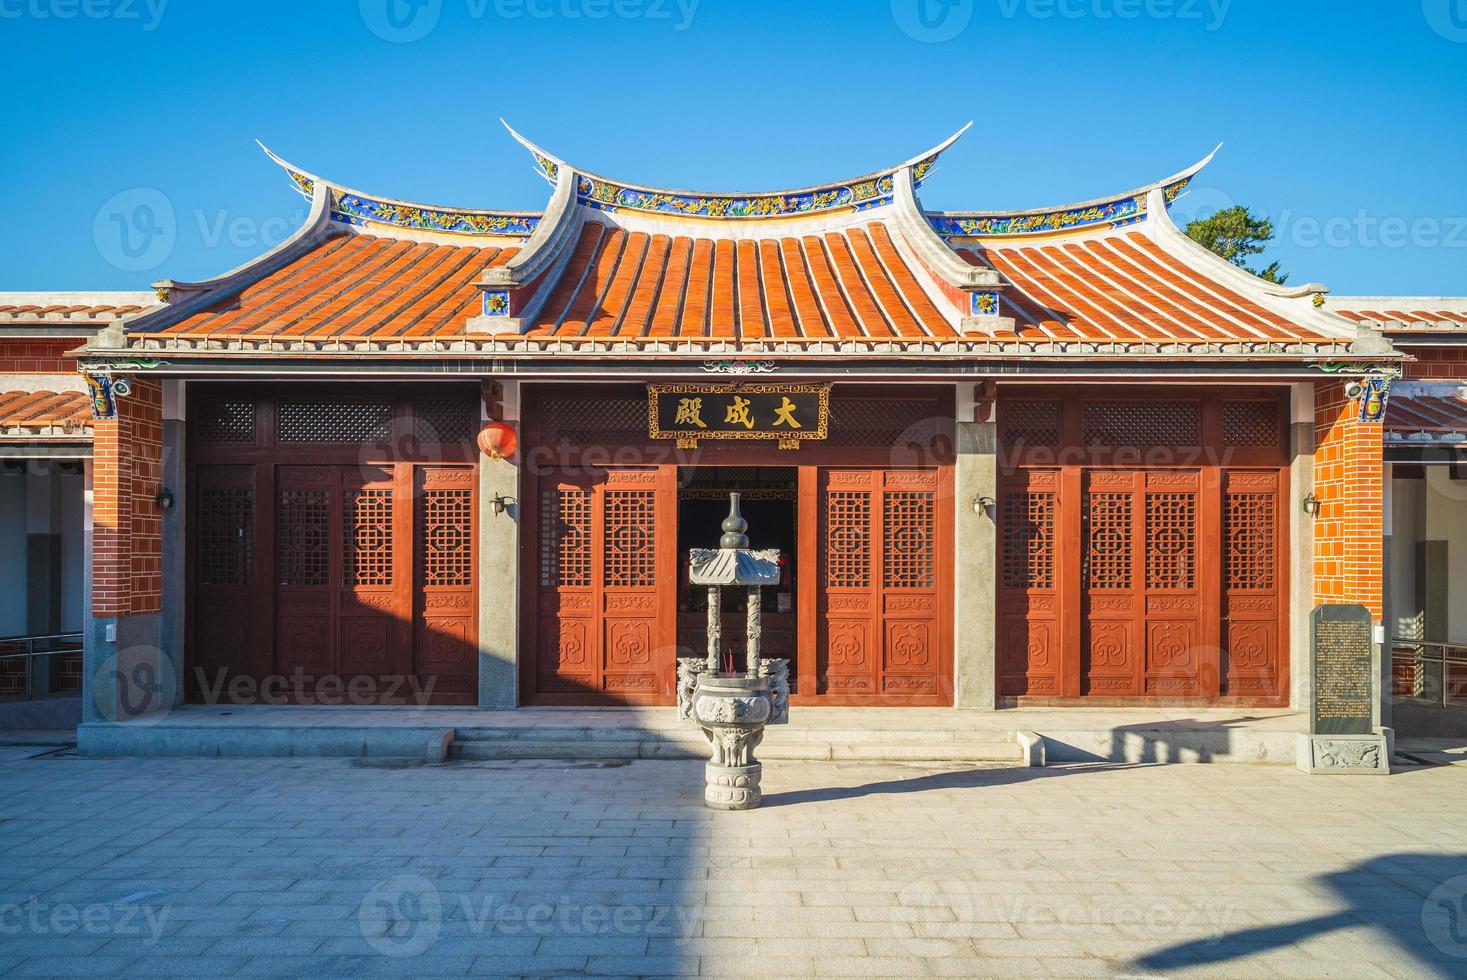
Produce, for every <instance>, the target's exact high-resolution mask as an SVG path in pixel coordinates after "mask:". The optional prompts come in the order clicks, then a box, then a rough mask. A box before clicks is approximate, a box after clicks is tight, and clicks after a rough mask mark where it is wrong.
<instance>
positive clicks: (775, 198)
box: [505, 123, 971, 218]
mask: <svg viewBox="0 0 1467 980" xmlns="http://www.w3.org/2000/svg"><path fill="white" fill-rule="evenodd" d="M969 125H971V123H970V124H969ZM505 128H506V129H509V131H510V133H511V135H513V136H514V138H515V139H517V140H519V141H520V143H522V144H523V145H524V146H525V148H526V149H528V150H529V151H530V153H531V155H532V156H533V157H534V160H535V167H536V169H537V170H539V172H540V173H541V174H542V175H543V176H544V177H545V178H546V179H547V180H549V181H550V182H551V183H554V182H556V181H557V180H558V178H559V176H560V172H561V169H562V168H563V167H565V166H566V164H565V162H564V161H562V160H558V159H557V158H555V157H553V156H551V155H550V154H549V153H547V152H545V151H544V150H542V149H540V148H539V147H538V146H536V145H535V144H533V143H531V142H530V141H529V140H527V139H525V138H524V137H523V136H521V135H520V134H519V133H516V132H515V131H514V129H512V128H511V127H510V126H509V124H508V123H505ZM967 128H968V127H967V126H964V127H963V129H961V130H959V131H958V132H957V133H956V134H954V135H953V136H952V137H951V138H950V139H948V140H947V141H945V142H944V143H942V144H941V145H939V146H937V147H936V148H934V149H932V150H930V151H929V152H927V153H924V154H922V155H921V156H919V157H914V158H913V159H911V160H908V161H907V162H905V163H902V164H899V165H897V166H895V167H890V168H888V169H886V170H882V171H878V172H876V173H874V174H869V175H867V176H865V177H859V178H857V179H855V180H849V181H841V182H839V183H834V184H822V185H819V186H816V187H806V188H801V189H799V190H790V191H779V192H773V193H769V194H701V193H697V192H693V191H676V190H665V189H660V188H655V187H642V186H638V185H636V184H627V183H623V182H620V181H615V180H610V179H608V178H605V177H599V176H596V175H594V174H590V173H587V172H585V171H577V184H576V197H577V200H578V201H579V202H580V203H581V204H584V205H586V206H587V207H591V208H595V209H596V210H599V211H619V210H628V211H641V212H646V213H649V214H674V215H682V216H686V217H696V218H786V217H794V216H799V215H809V214H821V213H823V212H827V211H836V210H841V209H853V210H858V211H859V210H866V209H869V208H874V207H880V206H882V205H885V204H890V203H891V202H892V199H893V195H894V193H895V191H896V175H897V173H898V172H900V171H901V170H903V169H906V168H908V167H910V168H911V170H912V184H913V186H914V187H919V186H921V184H922V182H923V181H924V180H926V179H927V177H928V176H930V175H931V174H932V172H933V168H934V167H935V166H936V165H937V159H938V157H939V156H940V155H941V154H942V152H943V151H944V150H946V149H947V148H948V147H949V146H951V145H952V144H953V143H954V142H956V140H957V138H958V137H959V136H961V135H962V134H963V133H964V132H966V131H967ZM572 169H574V168H572Z"/></svg>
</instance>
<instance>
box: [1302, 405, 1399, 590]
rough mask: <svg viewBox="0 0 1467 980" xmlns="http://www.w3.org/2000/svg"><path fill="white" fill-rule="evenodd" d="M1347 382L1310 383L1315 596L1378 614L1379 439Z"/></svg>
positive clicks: (1381, 441)
mask: <svg viewBox="0 0 1467 980" xmlns="http://www.w3.org/2000/svg"><path fill="white" fill-rule="evenodd" d="M1346 384H1348V382H1346V381H1331V382H1321V383H1319V384H1317V385H1316V386H1315V389H1314V415H1315V419H1314V424H1315V451H1314V494H1315V496H1317V497H1318V498H1319V501H1320V510H1319V516H1318V517H1317V518H1316V519H1315V521H1314V600H1315V602H1316V604H1318V603H1358V604H1360V605H1362V606H1365V607H1366V608H1367V609H1369V610H1370V612H1371V615H1373V616H1374V617H1375V618H1376V619H1380V618H1381V617H1382V604H1383V597H1382V594H1381V589H1382V587H1381V561H1382V537H1381V536H1382V534H1383V533H1384V525H1383V522H1382V519H1383V514H1384V511H1383V508H1382V495H1383V493H1384V489H1385V487H1384V483H1383V481H1384V478H1385V467H1384V455H1385V448H1384V439H1383V436H1382V431H1383V427H1382V425H1381V423H1379V422H1361V421H1360V404H1359V402H1357V401H1355V400H1354V399H1351V398H1347V397H1346V395H1345V386H1346Z"/></svg>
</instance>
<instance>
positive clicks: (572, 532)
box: [540, 487, 591, 588]
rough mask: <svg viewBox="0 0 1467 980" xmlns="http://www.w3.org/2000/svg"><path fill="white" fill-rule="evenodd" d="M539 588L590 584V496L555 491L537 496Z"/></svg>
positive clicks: (575, 491)
mask: <svg viewBox="0 0 1467 980" xmlns="http://www.w3.org/2000/svg"><path fill="white" fill-rule="evenodd" d="M540 584H541V585H542V586H544V587H546V588H552V587H555V586H570V587H573V588H574V587H585V586H589V585H590V584H591V493H590V491H588V490H583V489H581V488H579V487H559V488H557V489H554V490H544V491H542V492H541V494H540Z"/></svg>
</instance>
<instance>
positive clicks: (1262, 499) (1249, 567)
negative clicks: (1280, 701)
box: [1222, 470, 1286, 698]
mask: <svg viewBox="0 0 1467 980" xmlns="http://www.w3.org/2000/svg"><path fill="white" fill-rule="evenodd" d="M1222 513H1223V587H1224V590H1225V591H1224V597H1223V615H1224V620H1223V683H1224V685H1225V688H1224V691H1225V693H1226V694H1227V695H1229V696H1232V697H1253V698H1275V697H1282V696H1283V695H1284V693H1285V692H1284V691H1283V689H1282V683H1281V681H1282V678H1281V676H1280V673H1281V671H1280V662H1281V660H1282V656H1281V651H1280V642H1281V638H1280V636H1279V624H1280V622H1281V620H1282V615H1281V614H1282V611H1283V604H1284V602H1285V595H1284V591H1283V582H1284V577H1285V574H1284V567H1285V566H1284V564H1283V563H1284V561H1285V556H1284V554H1283V549H1282V548H1281V547H1280V546H1279V544H1280V542H1281V541H1283V540H1286V539H1285V538H1284V536H1283V535H1282V534H1281V530H1280V526H1281V525H1282V523H1283V515H1284V511H1283V508H1282V501H1281V499H1280V474H1279V472H1278V471H1277V470H1256V471H1246V470H1245V471H1240V470H1230V471H1228V472H1226V473H1225V474H1224V476H1223V504H1222Z"/></svg>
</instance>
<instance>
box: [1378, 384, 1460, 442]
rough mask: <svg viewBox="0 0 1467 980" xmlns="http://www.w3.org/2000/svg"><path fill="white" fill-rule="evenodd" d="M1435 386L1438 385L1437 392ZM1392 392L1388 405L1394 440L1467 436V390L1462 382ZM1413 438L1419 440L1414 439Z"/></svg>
mask: <svg viewBox="0 0 1467 980" xmlns="http://www.w3.org/2000/svg"><path fill="white" fill-rule="evenodd" d="M1432 387H1435V388H1437V389H1438V390H1437V391H1433V390H1432ZM1432 387H1423V388H1421V389H1417V390H1410V391H1405V392H1399V393H1398V392H1395V391H1393V392H1391V396H1390V400H1389V402H1387V405H1386V420H1385V427H1386V437H1387V438H1388V439H1389V440H1390V441H1392V442H1404V441H1408V440H1412V441H1419V440H1421V439H1422V438H1423V437H1425V439H1427V440H1428V441H1429V440H1430V439H1431V438H1436V437H1440V436H1443V435H1467V393H1464V392H1467V389H1463V388H1462V387H1461V386H1458V385H1441V386H1432ZM1413 437H1415V439H1414V440H1413Z"/></svg>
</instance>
